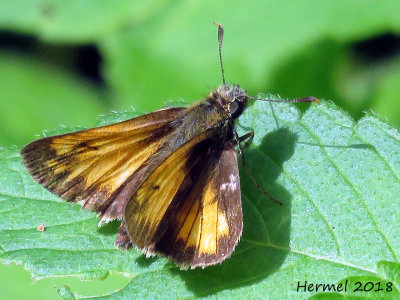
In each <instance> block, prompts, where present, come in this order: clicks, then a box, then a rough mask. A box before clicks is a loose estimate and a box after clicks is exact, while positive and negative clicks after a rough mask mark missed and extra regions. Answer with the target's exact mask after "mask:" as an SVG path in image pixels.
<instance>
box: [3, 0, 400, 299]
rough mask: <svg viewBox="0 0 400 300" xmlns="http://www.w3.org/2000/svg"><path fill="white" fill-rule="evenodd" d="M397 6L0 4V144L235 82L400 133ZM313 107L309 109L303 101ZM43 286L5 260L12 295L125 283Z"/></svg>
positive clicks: (115, 279) (116, 279) (109, 0)
mask: <svg viewBox="0 0 400 300" xmlns="http://www.w3.org/2000/svg"><path fill="white" fill-rule="evenodd" d="M399 16H400V2H399V1H398V0H391V1H386V0H381V1H367V0H353V1H347V0H335V1H329V0H325V1H317V0H314V1H312V0H307V1H298V0H295V1H293V0H288V1H284V2H283V1H278V0H273V1H272V0H270V1H265V0H259V1H247V2H246V3H244V2H242V1H229V2H228V1H215V0H214V1H211V0H210V1H185V2H184V1H158V0H149V1H132V0H130V1H128V0H92V1H91V0H86V1H85V0H69V1H62V0H0V93H1V94H0V146H1V147H8V146H11V145H18V146H22V145H24V144H25V143H27V142H29V141H31V140H33V139H35V136H36V135H42V134H43V133H44V134H45V130H46V129H49V130H51V129H56V128H59V126H68V127H73V126H91V125H93V124H94V123H95V120H96V119H97V118H98V115H99V114H103V113H107V112H109V111H110V110H117V111H125V110H128V111H129V110H132V109H136V110H139V111H151V110H154V109H157V108H161V107H163V106H165V105H167V104H168V101H169V100H175V101H180V100H185V101H187V102H190V101H193V100H196V99H200V98H202V97H203V96H205V95H206V94H208V93H209V91H210V90H211V89H213V88H215V87H217V86H218V85H219V84H220V83H221V76H220V69H219V62H218V56H217V28H216V27H215V26H214V25H212V22H214V21H217V22H219V23H221V24H223V25H224V28H225V41H224V47H223V53H224V64H225V73H226V78H227V80H228V81H229V82H233V83H239V84H240V85H241V86H242V87H243V88H245V89H247V90H248V92H249V94H250V95H254V96H255V95H256V94H257V93H271V94H279V95H280V96H281V97H284V98H291V97H303V96H309V95H312V96H316V97H319V98H324V99H330V100H332V101H333V102H334V103H336V104H337V105H339V106H341V107H342V108H343V109H345V110H346V111H348V112H349V113H350V114H351V115H352V116H353V117H354V118H356V119H359V118H360V117H362V115H363V111H369V110H373V111H374V112H376V113H377V114H379V115H381V116H382V117H384V118H387V120H388V121H389V123H391V124H393V125H395V126H396V127H397V128H400V109H399V104H400V17H399ZM303 107H304V106H303ZM127 282H128V279H127V278H124V277H122V276H117V275H113V276H111V277H110V278H107V279H106V280H104V281H93V282H81V281H79V280H78V279H74V278H57V279H43V280H40V281H39V282H37V283H35V284H33V283H32V280H31V278H30V275H29V273H28V272H26V271H24V270H23V267H22V266H15V265H12V266H4V265H0V291H1V297H2V298H4V299H28V298H29V299H57V298H58V296H57V295H56V293H55V292H54V290H53V285H54V284H63V283H69V284H71V286H72V288H73V290H75V291H77V292H79V293H80V294H101V293H104V292H107V291H111V290H114V289H117V288H120V287H122V286H123V285H125V284H126V283H127Z"/></svg>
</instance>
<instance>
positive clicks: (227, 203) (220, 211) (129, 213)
mask: <svg viewBox="0 0 400 300" xmlns="http://www.w3.org/2000/svg"><path fill="white" fill-rule="evenodd" d="M218 147H220V145H215V144H212V143H211V144H207V143H204V142H203V144H198V145H197V146H196V147H195V148H192V149H189V150H190V153H191V154H190V155H189V156H188V158H187V159H185V162H184V164H183V165H182V166H185V167H184V170H185V171H182V174H181V175H180V180H179V182H177V181H176V180H175V178H176V177H175V175H176V174H174V176H173V178H174V180H173V181H168V180H169V178H163V179H162V181H160V182H165V185H166V187H167V188H163V189H161V188H160V190H159V191H161V192H160V194H161V195H164V198H163V199H168V200H163V201H161V203H160V204H159V205H158V207H157V209H155V207H154V203H156V202H157V200H158V199H157V200H156V199H154V198H153V197H152V196H153V195H152V194H150V196H149V198H147V199H146V200H147V203H149V205H150V203H151V205H152V206H149V208H147V207H145V208H143V207H140V206H138V205H137V203H136V201H135V200H134V199H132V200H133V201H132V200H131V201H130V202H129V203H128V205H127V210H126V215H125V218H126V220H127V222H128V220H130V222H128V232H129V234H130V238H131V240H132V242H133V243H134V244H135V245H137V246H138V247H139V248H141V249H143V250H144V251H145V252H146V253H148V254H151V253H161V254H163V255H165V256H167V257H169V258H171V259H172V260H174V261H175V262H176V263H178V264H180V265H185V266H191V267H192V268H195V267H198V266H201V267H205V266H207V265H212V264H216V263H219V262H222V261H223V260H224V259H226V258H227V257H229V256H230V255H231V253H232V252H233V250H234V248H235V246H236V244H237V243H238V240H239V238H240V235H241V232H242V227H243V223H242V208H241V198H240V179H239V171H238V164H237V156H236V152H235V150H234V149H233V146H232V144H231V143H229V142H228V143H226V144H225V146H224V148H223V149H221V148H218ZM205 150H206V151H205ZM185 151H188V149H186V150H185ZM174 154H175V153H174ZM179 157H180V159H182V157H181V155H178V156H177V158H176V159H173V160H174V161H176V162H178V160H179V159H178V158H179ZM179 168H180V167H178V169H179ZM161 173H163V172H161ZM185 173H186V175H185ZM155 174H157V173H155ZM154 177H157V176H156V175H154ZM165 180H166V181H165ZM150 186H152V187H154V185H152V184H150ZM143 189H144V187H143ZM145 189H146V191H149V189H150V187H149V186H148V187H147V188H145ZM167 190H168V191H170V192H171V193H167V192H166V191H167ZM138 192H139V190H138ZM143 194H146V195H149V194H148V193H145V192H144V193H143ZM165 195H168V196H165ZM138 211H140V212H143V211H146V212H147V215H148V216H149V217H148V220H154V218H157V222H159V223H158V224H152V223H151V222H150V223H149V222H137V221H134V222H133V221H132V219H137V216H136V215H137V214H138V213H137V212H138ZM139 215H140V216H141V215H142V214H141V213H140V214H139ZM156 225H157V226H156Z"/></svg>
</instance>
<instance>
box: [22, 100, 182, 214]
mask: <svg viewBox="0 0 400 300" xmlns="http://www.w3.org/2000/svg"><path fill="white" fill-rule="evenodd" d="M185 109H186V108H168V109H164V110H159V111H156V112H153V113H150V114H147V115H143V116H140V117H138V118H134V119H131V120H128V121H125V122H121V123H117V124H112V125H108V126H103V127H99V128H93V129H89V130H84V131H79V132H75V133H70V134H64V135H58V136H52V137H47V138H43V139H40V140H37V141H34V142H32V143H30V144H28V145H26V146H25V147H24V148H23V149H22V150H21V155H22V158H23V162H24V164H25V166H26V167H27V169H28V171H29V173H30V174H32V175H33V177H34V179H35V180H36V181H37V182H39V183H40V184H42V185H43V186H44V187H46V188H47V189H49V190H50V191H52V192H53V193H55V194H57V195H59V196H60V197H62V198H63V199H65V200H68V201H71V202H77V201H83V204H84V207H87V208H89V209H92V210H95V211H98V212H101V213H104V212H105V211H106V209H107V208H108V206H109V205H110V204H111V202H112V200H113V197H114V196H115V194H116V193H117V192H118V191H120V190H121V189H122V188H123V186H124V184H126V182H127V181H128V179H129V178H130V177H131V176H132V174H134V173H135V172H136V171H137V170H138V169H139V168H140V167H141V166H142V165H143V164H144V163H145V162H146V161H147V159H148V158H149V157H150V156H151V155H153V154H154V153H155V152H157V151H158V150H159V148H160V147H161V145H162V144H163V143H164V142H165V140H166V139H167V138H168V135H169V134H170V133H171V132H172V131H173V129H174V128H173V126H169V124H170V123H171V122H172V121H173V120H175V119H176V118H177V117H178V116H179V115H180V114H181V112H182V111H183V110H185ZM128 199H129V197H128ZM114 205H116V204H115V203H114ZM123 208H124V205H120V209H119V210H118V211H116V210H114V211H113V213H110V214H108V216H107V217H108V218H115V217H122V214H121V212H122V211H123Z"/></svg>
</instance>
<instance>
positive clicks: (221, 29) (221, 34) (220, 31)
mask: <svg viewBox="0 0 400 300" xmlns="http://www.w3.org/2000/svg"><path fill="white" fill-rule="evenodd" d="M214 24H215V25H217V26H218V50H219V64H220V65H221V72H222V83H223V84H224V85H225V72H224V65H223V63H222V40H223V39H224V27H222V25H221V24H218V23H215V22H214Z"/></svg>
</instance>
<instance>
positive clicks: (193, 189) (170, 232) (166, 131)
mask: <svg viewBox="0 0 400 300" xmlns="http://www.w3.org/2000/svg"><path fill="white" fill-rule="evenodd" d="M246 101H247V94H246V91H244V90H242V89H240V88H239V86H236V85H235V86H228V85H225V84H224V85H222V86H220V87H219V88H218V89H217V90H214V91H212V92H211V94H210V95H209V96H208V97H206V99H205V100H202V101H199V102H196V103H194V104H193V105H190V106H188V107H186V108H184V107H179V108H166V109H163V110H159V111H155V112H153V113H150V114H147V115H143V116H140V117H138V118H135V119H131V120H128V121H125V122H121V123H117V124H113V125H107V126H103V127H99V128H93V129H89V130H84V131H80V132H74V133H70V134H64V135H59V136H53V137H46V138H43V139H40V140H37V141H34V142H32V143H30V144H28V145H26V146H25V147H24V148H23V149H22V151H21V154H22V157H23V161H24V164H25V165H26V167H27V169H28V171H29V172H30V173H31V174H32V175H33V177H34V178H35V180H36V181H38V182H39V183H40V184H42V185H43V186H44V187H46V188H47V189H49V190H50V191H52V192H53V193H55V194H57V195H59V196H60V197H61V198H63V199H65V200H67V201H71V202H81V203H82V204H83V207H84V208H88V209H90V210H93V211H97V212H99V213H100V215H101V216H102V219H101V222H100V224H101V223H103V222H108V221H110V220H113V219H120V220H122V223H121V227H120V233H119V235H118V237H117V241H116V245H118V246H120V247H125V248H129V247H131V246H132V245H134V246H136V247H137V248H138V249H140V250H142V251H143V252H144V253H146V254H147V255H151V254H153V253H160V254H162V255H164V256H167V257H169V258H171V259H172V260H174V261H175V262H176V263H177V264H179V265H183V266H191V267H192V268H194V267H197V266H201V267H205V266H207V265H211V264H215V263H218V262H222V261H223V260H224V259H225V258H227V257H228V256H229V255H230V254H231V253H232V251H233V250H234V248H235V246H236V244H237V242H238V240H239V238H240V235H241V232H242V211H241V200H240V180H239V173H238V164H237V157H236V152H235V150H234V148H233V130H234V120H235V118H237V117H238V116H239V115H240V114H241V112H242V111H243V108H244V106H245V105H246Z"/></svg>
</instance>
